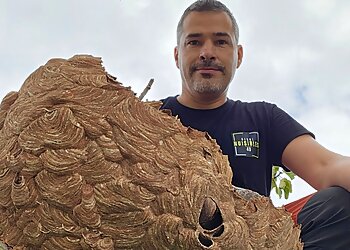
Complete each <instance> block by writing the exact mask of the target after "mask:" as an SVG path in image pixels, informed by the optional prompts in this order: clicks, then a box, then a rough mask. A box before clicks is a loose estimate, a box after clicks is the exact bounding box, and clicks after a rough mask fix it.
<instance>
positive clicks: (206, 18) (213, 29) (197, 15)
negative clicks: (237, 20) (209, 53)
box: [181, 11, 234, 39]
mask: <svg viewBox="0 0 350 250" xmlns="http://www.w3.org/2000/svg"><path fill="white" fill-rule="evenodd" d="M192 34H201V35H203V36H215V35H216V34H228V35H229V36H230V37H231V38H232V39H234V28H233V24H232V21H231V19H230V17H229V16H228V14H227V13H225V12H223V11H201V12H198V11H193V12H191V13H190V14H188V16H187V17H186V18H185V19H184V22H183V27H182V35H181V39H183V38H186V37H187V36H189V35H192Z"/></svg>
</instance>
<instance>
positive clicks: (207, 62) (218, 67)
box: [190, 60, 225, 75]
mask: <svg viewBox="0 0 350 250" xmlns="http://www.w3.org/2000/svg"><path fill="white" fill-rule="evenodd" d="M199 68H213V69H216V70H219V71H221V72H222V73H224V74H225V67H224V66H222V65H220V64H217V63H215V62H213V61H211V60H205V61H202V62H200V63H195V64H193V65H192V66H191V67H190V73H191V75H192V74H193V73H194V72H195V71H196V70H198V69H199Z"/></svg>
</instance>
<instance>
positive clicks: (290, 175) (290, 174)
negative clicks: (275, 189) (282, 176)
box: [285, 171, 295, 180]
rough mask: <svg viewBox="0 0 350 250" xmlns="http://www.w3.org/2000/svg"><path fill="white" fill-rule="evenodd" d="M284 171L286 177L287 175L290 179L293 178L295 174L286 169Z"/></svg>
mask: <svg viewBox="0 0 350 250" xmlns="http://www.w3.org/2000/svg"><path fill="white" fill-rule="evenodd" d="M285 173H286V175H288V177H289V178H290V179H291V180H294V178H295V174H294V173H293V172H290V171H287V172H285Z"/></svg>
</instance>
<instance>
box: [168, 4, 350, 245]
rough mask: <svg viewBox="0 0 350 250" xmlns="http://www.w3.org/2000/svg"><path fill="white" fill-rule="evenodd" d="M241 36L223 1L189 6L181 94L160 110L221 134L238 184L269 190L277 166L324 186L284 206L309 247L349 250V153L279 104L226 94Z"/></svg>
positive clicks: (180, 50)
mask: <svg viewBox="0 0 350 250" xmlns="http://www.w3.org/2000/svg"><path fill="white" fill-rule="evenodd" d="M238 38H239V30H238V26H237V23H236V21H235V19H234V17H233V16H232V13H231V12H230V10H229V9H228V8H227V7H226V6H225V5H223V4H222V3H220V2H219V1H216V0H200V1H196V2H195V3H193V4H192V5H191V6H189V7H188V8H187V9H186V10H185V12H184V14H183V15H182V17H181V19H180V21H179V24H178V27H177V46H176V48H175V50H174V56H175V62H176V66H177V67H178V68H179V70H180V73H181V78H182V92H181V94H180V95H179V96H176V97H168V98H166V99H164V100H163V106H162V108H163V109H170V110H171V111H172V113H173V115H178V116H179V118H180V120H181V121H182V123H183V124H184V125H185V126H191V127H193V128H196V129H198V130H201V131H207V132H208V133H209V134H210V135H211V137H213V138H215V139H216V140H217V142H218V144H219V145H220V147H221V149H222V151H223V153H224V154H226V155H228V156H229V160H230V165H231V166H232V168H233V170H234V178H233V182H232V183H233V184H234V185H236V186H239V187H243V188H247V189H251V190H254V191H256V192H258V193H260V194H262V195H266V196H268V195H269V194H270V190H271V175H272V174H271V172H272V170H271V169H272V165H280V166H284V167H286V168H288V169H290V170H291V171H293V172H294V173H295V174H297V175H298V176H300V177H301V178H303V179H304V180H305V181H307V182H308V183H309V184H310V185H311V186H313V187H314V188H315V189H317V190H319V191H318V192H316V193H315V194H314V195H310V196H309V197H307V198H305V199H302V200H301V201H297V202H294V203H293V204H291V205H289V206H288V205H287V206H286V208H287V209H289V211H291V212H292V213H294V215H296V222H297V223H299V224H301V225H302V228H301V230H302V232H301V239H302V241H303V242H304V248H305V249H350V237H349V236H350V193H349V191H350V158H349V157H345V156H342V155H339V154H336V153H334V152H331V151H329V150H327V149H326V148H324V147H322V146H321V145H320V144H318V143H317V142H316V141H315V140H314V136H313V134H312V133H311V132H309V131H308V130H306V129H305V128H304V127H303V126H301V125H300V124H299V123H297V122H296V121H295V120H294V119H293V118H291V117H290V116H289V115H288V114H286V113H285V112H284V111H282V110H281V109H279V108H278V107H277V106H276V105H273V104H270V103H266V102H255V103H244V102H240V101H233V100H230V99H228V98H227V90H228V87H229V84H230V82H231V80H232V79H233V77H234V74H235V71H236V69H237V68H239V66H240V65H241V63H242V59H243V48H242V46H241V45H239V44H238Z"/></svg>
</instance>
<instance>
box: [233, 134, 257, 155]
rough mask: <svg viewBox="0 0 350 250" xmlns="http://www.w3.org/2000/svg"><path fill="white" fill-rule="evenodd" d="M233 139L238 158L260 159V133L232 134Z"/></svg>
mask: <svg viewBox="0 0 350 250" xmlns="http://www.w3.org/2000/svg"><path fill="white" fill-rule="evenodd" d="M232 139H233V147H234V148H235V154H236V156H244V157H254V158H259V146H260V145H259V133H258V132H237V133H232Z"/></svg>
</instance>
